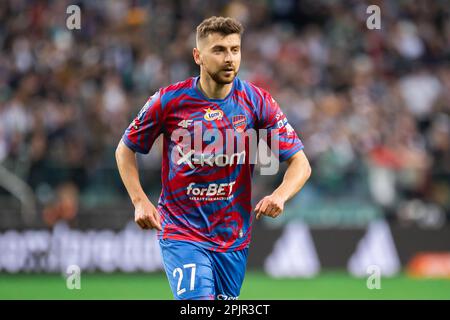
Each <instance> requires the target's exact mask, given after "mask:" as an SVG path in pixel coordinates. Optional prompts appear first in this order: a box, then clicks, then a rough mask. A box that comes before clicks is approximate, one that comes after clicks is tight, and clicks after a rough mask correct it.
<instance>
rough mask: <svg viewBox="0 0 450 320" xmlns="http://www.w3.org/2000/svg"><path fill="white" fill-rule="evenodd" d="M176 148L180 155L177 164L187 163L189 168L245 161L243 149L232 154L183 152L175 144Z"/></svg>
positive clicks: (230, 164)
mask: <svg viewBox="0 0 450 320" xmlns="http://www.w3.org/2000/svg"><path fill="white" fill-rule="evenodd" d="M177 150H178V152H179V155H180V159H178V161H177V164H178V165H181V164H187V165H188V166H189V167H190V168H191V169H194V168H195V165H199V166H202V167H203V166H210V167H213V166H217V167H225V166H232V165H234V164H242V163H244V161H245V150H243V151H242V152H238V153H233V154H230V155H228V154H220V153H219V154H217V155H215V154H205V153H195V150H189V151H188V152H186V153H184V152H183V149H182V148H181V147H180V146H177Z"/></svg>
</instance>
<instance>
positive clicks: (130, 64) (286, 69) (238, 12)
mask: <svg viewBox="0 0 450 320" xmlns="http://www.w3.org/2000/svg"><path fill="white" fill-rule="evenodd" d="M71 4H76V5H79V7H80V8H81V29H80V30H68V28H67V27H66V19H67V18H68V16H69V15H68V14H67V13H66V8H67V7H68V6H69V5H71ZM372 4H375V5H378V6H379V7H380V8H381V30H369V29H368V28H367V26H366V20H367V18H368V17H369V14H367V13H366V9H367V7H368V6H369V5H372ZM449 12H450V5H449V2H448V1H439V0H437V1H375V0H373V1H331V0H327V1H325V0H298V1H296V0H259V1H237V0H236V1H223V0H222V1H201V0H189V1H188V0H186V1H181V0H180V1H165V0H153V1H152V0H150V1H143V0H124V1H115V0H107V1H106V0H103V1H75V2H72V1H56V0H55V1H52V0H41V1H38V0H36V1H31V0H30V1H28V0H3V1H1V2H0V47H1V53H0V203H1V205H0V299H12V298H14V299H42V298H44V299H66V298H67V299H72V298H73V299H77V298H84V299H91V298H99V299H110V298H111V299H171V294H170V291H169V287H168V284H167V281H166V279H165V275H164V274H163V273H162V272H161V270H162V267H161V259H160V256H159V251H158V250H159V249H158V247H157V244H156V239H155V235H154V233H153V232H151V231H150V232H148V231H147V232H144V231H141V230H139V229H138V228H137V227H136V226H135V225H134V222H133V208H132V206H131V203H130V201H129V199H128V197H127V195H126V192H125V190H124V188H123V186H122V184H121V181H120V178H119V176H118V172H117V170H116V166H115V159H114V150H115V147H116V145H117V143H118V141H119V139H120V137H121V135H122V133H123V131H124V129H125V128H126V127H127V125H128V124H129V122H130V121H131V119H132V118H133V116H134V115H136V113H137V112H138V111H139V110H140V108H141V106H142V105H143V103H144V102H145V101H146V99H147V98H148V96H150V95H151V94H152V93H153V92H154V91H156V90H157V89H158V88H160V87H163V86H166V85H168V84H169V83H172V82H176V81H180V80H183V79H185V78H187V77H189V76H194V75H197V74H198V69H197V67H196V65H195V64H194V62H193V61H192V56H191V50H192V46H193V44H194V32H195V26H196V25H197V24H198V23H199V22H200V21H201V20H202V19H203V18H205V17H208V16H211V15H226V16H233V17H235V18H238V19H239V20H240V21H241V22H242V23H243V24H244V26H245V28H246V32H245V34H244V38H243V61H242V66H241V71H240V77H241V78H243V79H246V80H250V81H252V82H254V83H256V84H257V85H260V86H262V87H264V88H266V89H268V90H269V91H270V92H271V93H272V95H273V96H274V97H275V98H276V99H277V100H278V102H279V104H280V105H281V107H282V108H283V110H284V111H285V113H286V114H287V116H288V118H289V119H290V122H291V124H292V125H293V127H294V128H295V129H296V130H297V131H298V133H299V134H300V136H301V138H302V140H303V141H304V143H305V146H306V149H305V152H306V154H307V155H308V157H309V159H310V161H311V163H312V167H313V176H312V178H311V180H310V181H309V182H308V184H307V186H306V187H305V188H304V189H303V191H302V192H301V194H300V195H298V196H297V197H296V198H294V199H293V200H292V201H291V202H290V203H289V204H288V206H287V208H286V211H285V213H284V215H283V216H282V217H280V218H279V219H276V220H270V219H262V220H259V221H255V223H254V231H253V241H252V245H251V248H250V257H249V265H248V273H247V277H246V279H245V282H244V286H243V289H242V294H241V299H434V298H436V299H449V298H450V280H449V279H450V221H449V218H450V118H449V112H450V19H449ZM160 159H161V154H160V148H159V143H156V144H155V146H154V147H153V150H152V151H151V153H150V154H149V155H147V156H139V165H140V168H141V175H142V183H143V185H144V187H145V190H146V191H147V193H148V195H149V197H150V198H151V200H152V201H154V202H155V203H156V201H157V198H158V196H159V192H160V179H159V175H160ZM281 172H282V171H281ZM255 173H256V174H255V180H254V195H253V198H254V201H257V200H258V199H260V198H261V197H262V196H264V195H265V194H267V193H269V192H271V190H273V188H274V187H275V186H276V185H277V183H279V182H280V179H281V177H282V175H281V174H280V175H278V176H259V175H258V171H255ZM72 264H76V265H78V266H80V268H81V270H82V276H81V286H82V287H81V290H68V289H67V288H66V280H65V272H66V268H67V266H69V265H72ZM373 265H374V266H377V267H378V270H379V271H380V272H381V275H382V278H381V289H380V290H376V289H374V290H369V289H368V288H367V286H366V284H367V281H368V280H367V278H368V277H369V276H370V275H371V274H370V272H369V273H368V270H369V271H370V269H368V267H369V266H373ZM369 282H370V281H369Z"/></svg>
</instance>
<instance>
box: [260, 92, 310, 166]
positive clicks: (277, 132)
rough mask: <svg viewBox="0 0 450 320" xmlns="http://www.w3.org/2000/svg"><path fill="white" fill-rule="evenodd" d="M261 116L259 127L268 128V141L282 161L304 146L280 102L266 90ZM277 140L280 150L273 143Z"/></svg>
mask: <svg viewBox="0 0 450 320" xmlns="http://www.w3.org/2000/svg"><path fill="white" fill-rule="evenodd" d="M259 116H260V119H259V128H260V129H267V142H268V144H269V147H271V149H272V151H273V152H274V154H275V155H276V156H278V159H279V161H280V162H282V161H286V160H288V159H289V158H290V157H292V156H293V155H294V154H295V153H297V152H298V151H300V150H302V149H303V148H304V146H303V143H302V141H301V140H300V138H299V137H298V135H297V133H296V132H295V130H294V128H293V127H292V126H291V125H290V124H289V122H288V119H287V118H286V115H284V113H283V112H282V111H281V109H280V106H279V105H278V103H277V102H276V101H275V99H273V98H272V96H271V95H270V94H269V93H268V92H265V91H263V101H262V104H261V106H260V115H259ZM277 142H278V150H274V148H273V143H277Z"/></svg>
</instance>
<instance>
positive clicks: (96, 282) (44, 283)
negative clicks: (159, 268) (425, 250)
mask: <svg viewBox="0 0 450 320" xmlns="http://www.w3.org/2000/svg"><path fill="white" fill-rule="evenodd" d="M0 299H163V300H165V299H172V294H171V292H170V289H169V285H168V282H167V279H166V277H165V275H164V274H163V273H151V274H142V273H141V274H122V273H113V274H99V273H95V274H88V273H84V274H82V275H81V289H80V290H69V289H67V288H66V280H65V278H63V277H62V276H61V275H58V274H17V275H11V274H6V273H0ZM248 299H250V300H251V299H288V300H292V299H295V300H297V299H314V300H316V299H450V280H442V279H441V280H439V279H426V280H424V279H421V280H418V279H411V278H409V277H407V276H406V275H400V276H397V277H394V278H382V279H381V289H379V290H377V289H372V290H369V289H367V287H366V279H358V278H353V277H351V276H349V275H348V274H347V273H345V272H322V273H321V274H320V275H319V276H317V277H315V278H312V279H281V280H279V279H271V278H269V277H268V276H266V275H264V274H263V273H261V272H253V271H252V272H247V275H246V278H245V281H244V285H243V287H242V291H241V296H240V300H248Z"/></svg>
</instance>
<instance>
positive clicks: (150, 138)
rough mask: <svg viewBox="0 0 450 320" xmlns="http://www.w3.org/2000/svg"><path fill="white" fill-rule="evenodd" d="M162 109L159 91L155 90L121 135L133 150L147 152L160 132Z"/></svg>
mask: <svg viewBox="0 0 450 320" xmlns="http://www.w3.org/2000/svg"><path fill="white" fill-rule="evenodd" d="M162 118H163V110H162V104H161V92H160V91H158V92H156V93H155V94H154V95H153V96H151V97H150V98H149V99H148V100H147V102H146V103H145V105H144V106H143V107H142V109H141V111H139V114H138V115H137V116H136V118H134V120H133V121H132V122H131V124H130V125H129V126H128V128H127V129H126V130H125V133H124V135H123V136H122V141H123V142H124V143H125V144H126V145H127V146H128V147H129V148H130V149H131V150H133V151H134V152H139V153H148V152H149V151H150V149H151V147H152V145H153V143H154V142H155V140H156V138H157V137H158V136H159V135H160V134H161V133H162V127H163V119H162Z"/></svg>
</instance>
